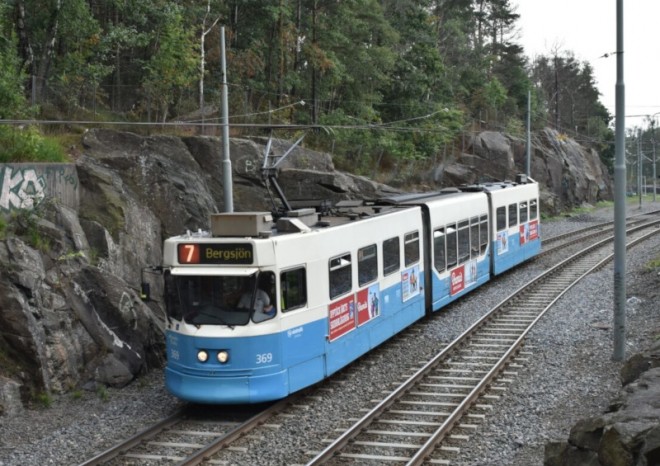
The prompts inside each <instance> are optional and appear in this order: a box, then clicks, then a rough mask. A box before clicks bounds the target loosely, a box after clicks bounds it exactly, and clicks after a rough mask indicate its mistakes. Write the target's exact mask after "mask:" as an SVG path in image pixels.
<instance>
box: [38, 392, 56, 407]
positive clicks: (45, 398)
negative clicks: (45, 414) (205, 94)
mask: <svg viewBox="0 0 660 466" xmlns="http://www.w3.org/2000/svg"><path fill="white" fill-rule="evenodd" d="M34 399H35V401H36V402H37V403H38V404H39V405H40V406H41V407H42V408H50V407H51V406H52V405H53V397H52V396H51V394H50V393H47V392H40V393H37V394H36V395H35V397H34Z"/></svg>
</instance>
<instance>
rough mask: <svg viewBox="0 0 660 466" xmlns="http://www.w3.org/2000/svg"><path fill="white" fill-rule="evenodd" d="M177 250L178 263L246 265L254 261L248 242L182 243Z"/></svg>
mask: <svg viewBox="0 0 660 466" xmlns="http://www.w3.org/2000/svg"><path fill="white" fill-rule="evenodd" d="M177 252H178V258H179V264H229V265H239V264H240V265H248V264H252V263H253V261H254V254H253V252H252V245H251V244H249V243H203V244H200V243H182V244H179V245H178V250H177Z"/></svg>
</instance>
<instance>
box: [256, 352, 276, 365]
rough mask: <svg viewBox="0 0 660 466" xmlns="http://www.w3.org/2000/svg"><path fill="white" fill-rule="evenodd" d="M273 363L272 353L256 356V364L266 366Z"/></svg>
mask: <svg viewBox="0 0 660 466" xmlns="http://www.w3.org/2000/svg"><path fill="white" fill-rule="evenodd" d="M270 362H273V353H260V354H257V364H268V363H270Z"/></svg>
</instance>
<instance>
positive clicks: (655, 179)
mask: <svg viewBox="0 0 660 466" xmlns="http://www.w3.org/2000/svg"><path fill="white" fill-rule="evenodd" d="M651 128H652V130H653V133H652V139H651V143H652V144H653V202H655V193H656V191H657V190H658V188H657V186H656V184H657V183H656V182H657V179H658V176H657V175H656V173H655V170H656V168H655V125H653V126H652V127H651Z"/></svg>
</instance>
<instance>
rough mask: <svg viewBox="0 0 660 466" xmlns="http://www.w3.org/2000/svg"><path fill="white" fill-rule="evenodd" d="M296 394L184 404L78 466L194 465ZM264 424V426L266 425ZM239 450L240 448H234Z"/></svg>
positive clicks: (260, 422)
mask: <svg viewBox="0 0 660 466" xmlns="http://www.w3.org/2000/svg"><path fill="white" fill-rule="evenodd" d="M297 398H298V397H296V396H294V397H289V398H287V399H285V400H282V401H280V402H278V403H274V404H271V405H269V406H265V407H264V406H249V407H246V406H241V407H227V406H222V407H214V406H194V405H184V406H183V407H181V408H180V409H179V410H177V411H176V412H175V413H174V414H172V415H171V416H170V417H168V418H166V419H163V420H162V421H160V422H158V423H156V424H154V425H153V426H151V427H149V428H147V429H145V430H143V431H141V432H139V433H138V434H136V435H134V436H133V437H131V438H129V439H126V440H125V441H123V442H121V443H119V444H117V445H115V446H113V447H111V448H109V449H108V450H106V451H104V452H103V453H101V454H99V455H97V456H95V457H94V458H92V459H89V460H87V461H85V462H84V463H81V464H80V466H96V465H124V464H131V465H141V464H155V463H154V462H156V464H178V465H187V466H192V465H197V464H201V463H203V462H204V461H205V460H207V459H208V458H209V457H211V456H213V455H214V454H215V453H217V452H218V451H220V450H222V449H224V448H227V449H230V450H231V449H236V448H235V447H233V446H232V443H233V442H235V441H236V440H237V439H239V438H242V437H244V436H245V435H247V434H248V433H249V432H250V431H252V430H253V429H255V428H256V427H258V426H264V425H266V421H267V420H268V419H270V418H271V417H272V416H274V415H275V414H277V413H279V412H280V411H282V410H283V409H285V408H286V407H287V406H288V405H289V404H291V403H293V402H294V401H295V400H296V399H297ZM266 427H268V426H267V425H266ZM237 451H239V452H240V448H238V449H237Z"/></svg>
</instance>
